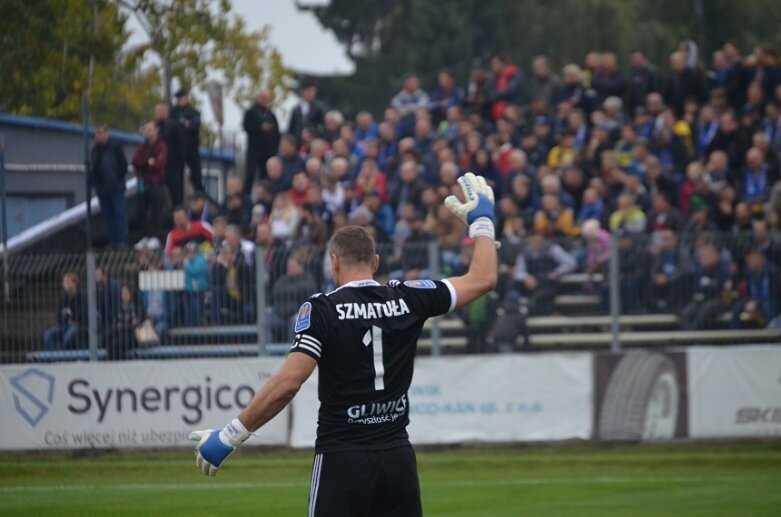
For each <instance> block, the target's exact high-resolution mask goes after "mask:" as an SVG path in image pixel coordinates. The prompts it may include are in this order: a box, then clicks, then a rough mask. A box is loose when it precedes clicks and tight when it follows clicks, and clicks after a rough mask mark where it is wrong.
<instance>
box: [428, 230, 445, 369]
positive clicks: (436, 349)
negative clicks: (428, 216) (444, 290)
mask: <svg viewBox="0 0 781 517" xmlns="http://www.w3.org/2000/svg"><path fill="white" fill-rule="evenodd" d="M428 269H429V276H430V277H431V278H432V279H439V244H438V243H437V241H435V240H434V241H431V242H429V243H428ZM431 355H432V356H439V355H442V332H441V331H440V328H439V318H438V317H437V318H431Z"/></svg>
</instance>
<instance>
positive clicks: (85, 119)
mask: <svg viewBox="0 0 781 517" xmlns="http://www.w3.org/2000/svg"><path fill="white" fill-rule="evenodd" d="M81 116H82V123H83V126H82V127H83V133H82V136H83V140H84V177H85V186H86V192H85V196H84V203H85V206H86V216H85V218H84V223H85V224H84V231H85V234H86V239H87V339H88V342H89V359H90V361H97V360H98V303H97V302H98V299H97V296H98V293H97V289H96V286H95V253H94V252H93V251H92V174H91V172H90V159H89V158H90V157H89V98H88V97H87V95H86V93H85V94H84V95H83V96H82V98H81Z"/></svg>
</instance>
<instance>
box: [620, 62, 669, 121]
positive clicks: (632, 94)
mask: <svg viewBox="0 0 781 517" xmlns="http://www.w3.org/2000/svg"><path fill="white" fill-rule="evenodd" d="M630 62H631V65H632V68H631V71H630V72H629V80H628V81H627V92H626V93H627V103H628V104H629V110H630V111H631V112H634V110H635V108H637V107H640V106H644V105H645V99H646V97H647V96H648V94H649V93H652V92H658V91H659V89H660V88H661V84H660V80H659V71H658V70H657V69H656V67H655V66H654V65H652V64H651V63H650V62H649V61H648V58H647V57H646V55H645V52H643V51H642V50H639V49H638V50H635V51H634V52H632V54H631V55H630Z"/></svg>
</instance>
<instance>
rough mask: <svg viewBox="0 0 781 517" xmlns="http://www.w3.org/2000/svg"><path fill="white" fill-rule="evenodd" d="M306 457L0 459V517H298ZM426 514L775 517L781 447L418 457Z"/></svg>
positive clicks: (565, 449)
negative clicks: (215, 468) (205, 461)
mask: <svg viewBox="0 0 781 517" xmlns="http://www.w3.org/2000/svg"><path fill="white" fill-rule="evenodd" d="M311 463H312V453H311V452H306V451H267V450H265V451H264V450H261V449H245V450H242V451H240V452H239V453H237V454H236V455H235V456H234V457H232V458H231V460H230V461H229V462H228V464H227V465H226V467H225V468H224V469H223V470H222V471H221V472H220V474H219V475H218V476H217V478H214V479H207V478H206V477H204V476H203V475H202V474H201V473H200V472H198V471H196V469H195V465H194V459H193V455H192V453H191V452H190V451H184V450H182V451H161V452H154V451H138V452H111V453H106V454H90V455H88V457H83V454H82V457H81V458H79V457H78V453H76V454H74V453H56V454H52V453H42V454H3V455H0V515H3V516H10V515H47V516H49V515H186V516H196V515H209V516H211V515H270V516H286V515H295V516H301V515H305V514H306V507H307V495H308V493H309V486H308V482H309V476H310V468H311ZM418 464H419V471H420V478H421V489H422V493H423V506H424V512H425V514H426V515H428V516H431V515H458V516H474V515H476V516H483V515H485V516H491V517H494V516H505V515H506V516H517V515H533V516H540V515H557V516H558V515H599V516H603V515H621V516H625V515H686V516H691V515H703V516H705V515H707V516H713V515H762V516H766V515H781V441H779V440H770V441H762V442H729V443H695V444H691V443H688V444H669V445H639V446H638V445H635V446H627V445H623V446H605V445H594V444H576V445H561V446H534V447H512V448H453V449H440V450H430V451H418Z"/></svg>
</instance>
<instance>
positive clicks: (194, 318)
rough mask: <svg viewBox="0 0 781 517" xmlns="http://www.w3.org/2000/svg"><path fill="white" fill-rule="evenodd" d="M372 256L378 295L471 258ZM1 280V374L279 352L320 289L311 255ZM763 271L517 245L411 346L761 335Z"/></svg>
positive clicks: (93, 267)
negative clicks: (483, 292)
mask: <svg viewBox="0 0 781 517" xmlns="http://www.w3.org/2000/svg"><path fill="white" fill-rule="evenodd" d="M378 252H379V254H380V256H381V266H380V269H379V271H378V275H377V276H378V280H380V281H384V280H387V279H399V280H407V279H415V278H442V277H447V276H455V275H459V274H463V273H464V272H466V269H467V267H468V264H469V260H470V257H471V244H470V243H469V242H468V241H465V242H464V243H462V245H461V246H460V248H444V247H440V246H439V245H438V244H437V243H436V241H425V240H424V241H421V242H408V243H406V244H382V245H380V246H378ZM8 270H9V274H8V282H4V285H3V286H2V287H3V289H2V293H3V294H2V296H3V300H2V310H1V311H0V334H1V336H2V337H1V338H0V362H4V363H14V362H27V361H58V360H126V359H153V358H154V359H164V358H195V357H237V356H256V355H266V354H275V353H284V352H285V351H286V350H287V346H288V345H287V343H289V342H290V340H291V338H292V329H293V321H294V319H295V316H296V314H297V311H298V308H299V307H300V305H301V304H302V303H303V302H304V301H306V299H307V298H308V297H309V296H311V295H312V294H314V293H316V292H328V291H330V290H332V289H333V288H334V285H333V280H332V279H331V278H330V266H329V264H328V256H327V254H326V250H325V248H324V247H313V246H286V245H283V244H279V245H275V246H273V247H271V248H261V247H257V246H255V245H254V243H251V242H249V241H241V242H239V243H233V245H231V244H222V245H221V246H219V247H218V249H216V250H215V249H214V248H213V247H212V246H210V245H205V246H204V245H201V246H197V247H196V246H193V245H191V246H189V247H184V248H176V249H174V250H172V251H171V252H170V253H168V254H167V253H166V252H165V251H160V250H143V251H135V250H130V251H122V252H105V253H97V254H92V253H85V254H74V255H54V254H51V255H23V254H12V255H10V257H9V258H8ZM779 270H781V240H779V239H778V236H765V235H764V234H763V233H762V232H756V231H755V232H753V233H752V232H748V233H740V232H738V233H731V234H690V235H679V236H676V235H672V234H670V233H669V232H668V233H662V234H659V235H655V234H654V235H650V236H649V235H639V236H632V235H609V234H607V233H604V234H600V235H599V236H597V238H592V239H589V240H587V239H569V240H563V241H559V242H554V241H550V240H546V239H543V238H541V237H528V238H525V239H522V240H520V241H519V242H518V243H516V244H513V243H511V242H505V244H504V247H503V248H502V250H501V252H500V279H499V283H498V285H497V289H496V290H495V292H493V293H491V294H490V295H488V296H486V297H484V298H482V299H480V300H478V301H476V302H474V303H472V304H471V305H469V306H467V307H464V308H463V309H461V310H459V311H457V312H456V313H455V314H451V315H448V316H446V317H445V318H435V319H433V320H432V321H431V323H429V324H428V325H427V326H426V328H425V331H424V334H423V336H422V339H421V341H420V346H421V350H423V351H429V350H430V353H431V354H433V355H439V354H441V353H443V352H444V351H451V350H455V351H466V352H468V353H480V352H486V351H515V350H524V349H529V348H532V347H535V348H539V347H540V346H543V345H545V344H546V343H548V344H554V343H555V344H563V345H566V344H567V343H569V342H570V341H572V344H577V343H575V341H577V340H582V339H584V336H586V335H587V334H590V333H600V332H601V333H602V334H605V335H607V339H608V341H607V343H608V344H609V343H612V346H613V347H614V348H618V347H619V346H621V341H622V339H623V338H622V336H623V335H624V334H621V331H622V330H623V331H627V330H629V331H635V332H642V331H678V330H681V329H683V330H700V331H701V330H706V329H718V328H721V329H733V330H737V329H757V328H765V327H776V326H778V325H779V312H781V299H779V296H780V295H779V292H781V277H780V276H779ZM88 278H90V279H94V280H93V281H91V282H90V281H88V280H87V279H88ZM651 337H653V336H651ZM565 338H566V339H565ZM649 339H650V337H649ZM568 340H569V341H568ZM595 343H596V341H595Z"/></svg>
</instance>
